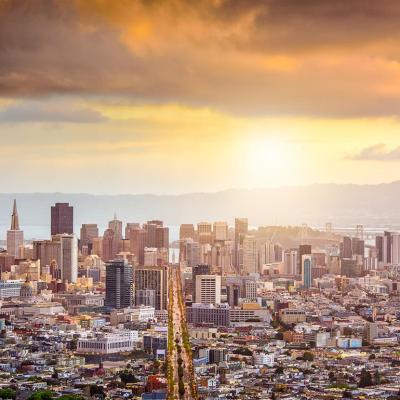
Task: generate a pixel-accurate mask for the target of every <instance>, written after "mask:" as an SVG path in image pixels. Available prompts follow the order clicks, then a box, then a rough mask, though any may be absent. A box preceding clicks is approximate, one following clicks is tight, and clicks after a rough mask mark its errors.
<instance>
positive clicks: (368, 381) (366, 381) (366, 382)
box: [358, 368, 372, 388]
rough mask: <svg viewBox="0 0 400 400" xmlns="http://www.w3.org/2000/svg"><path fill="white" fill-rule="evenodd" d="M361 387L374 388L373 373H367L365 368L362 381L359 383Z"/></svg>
mask: <svg viewBox="0 0 400 400" xmlns="http://www.w3.org/2000/svg"><path fill="white" fill-rule="evenodd" d="M358 386H359V387H362V388H363V387H367V386H372V377H371V372H369V371H367V370H366V369H365V368H364V369H363V370H362V371H361V375H360V381H359V383H358Z"/></svg>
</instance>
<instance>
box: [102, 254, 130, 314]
mask: <svg viewBox="0 0 400 400" xmlns="http://www.w3.org/2000/svg"><path fill="white" fill-rule="evenodd" d="M132 300H133V267H132V266H131V265H130V264H128V262H127V261H126V260H118V261H111V262H109V263H107V265H106V297H105V302H104V304H105V305H106V306H108V307H112V308H126V307H131V306H132Z"/></svg>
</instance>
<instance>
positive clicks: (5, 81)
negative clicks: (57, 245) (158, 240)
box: [0, 0, 400, 194]
mask: <svg viewBox="0 0 400 400" xmlns="http://www.w3.org/2000/svg"><path fill="white" fill-rule="evenodd" d="M399 15H400V5H399V4H397V3H396V2H393V1H380V2H376V1H372V2H368V4H367V5H366V4H365V2H363V1H358V0H353V1H350V2H346V3H343V2H329V3H328V2H313V1H305V2H301V4H299V2H298V1H294V0H285V1H283V2H281V1H272V0H266V1H261V2H243V1H229V0H220V1H211V0H210V1H206V0H205V1H200V2H198V3H197V4H196V6H193V7H191V6H190V5H189V3H187V2H184V1H181V0H171V1H165V2H142V1H133V2H128V1H124V0H121V1H117V2H101V1H95V0H90V1H79V0H76V1H59V2H54V1H44V0H43V1H38V2H35V5H33V3H32V2H30V1H29V0H24V1H18V2H15V1H3V2H2V3H1V6H0V37H2V38H7V39H5V40H4V41H1V43H0V55H1V58H2V64H1V66H0V137H1V139H2V146H1V147H0V155H1V157H0V168H2V169H3V170H4V169H5V168H7V166H9V165H10V163H12V164H13V168H12V170H11V171H10V170H9V171H8V178H9V179H8V190H10V191H15V192H20V191H26V192H48V191H59V192H88V193H103V194H104V193H112V194H116V193H156V194H165V193H168V194H178V193H188V192H215V191H219V190H224V189H229V188H260V187H276V186H295V185H308V184H313V183H329V182H335V183H361V184H366V183H382V182H390V181H394V180H397V179H399V178H400V176H399V174H398V172H397V169H398V166H399V162H400V150H399V149H400V141H399V138H398V132H399V128H400V124H399V120H398V116H399V109H400V107H399V100H400V91H399V90H398V88H399V85H398V84H397V83H398V82H399V79H400V68H399V64H398V55H397V53H398V50H397V40H398V38H399V35H400V32H399V28H398V24H397V20H398V18H399ZM283 27H285V28H283ZM16 32H18V33H16ZM22 49H23V51H21V50H22ZM21 154H23V157H19V156H20V155H21ZM16 158H18V162H14V161H15V159H16ZM55 166H57V168H55ZM37 176H40V177H41V179H37ZM88 177H90V179H88ZM104 182H107V185H106V186H105V185H104Z"/></svg>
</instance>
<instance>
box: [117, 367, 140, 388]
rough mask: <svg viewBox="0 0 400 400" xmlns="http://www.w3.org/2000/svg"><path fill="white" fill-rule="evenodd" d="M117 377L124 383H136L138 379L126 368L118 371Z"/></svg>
mask: <svg viewBox="0 0 400 400" xmlns="http://www.w3.org/2000/svg"><path fill="white" fill-rule="evenodd" d="M119 377H120V378H121V381H122V382H123V383H124V385H126V384H128V383H136V382H137V381H138V380H137V378H136V376H135V375H134V374H133V373H132V372H131V371H129V370H127V369H125V370H123V371H122V372H120V374H119Z"/></svg>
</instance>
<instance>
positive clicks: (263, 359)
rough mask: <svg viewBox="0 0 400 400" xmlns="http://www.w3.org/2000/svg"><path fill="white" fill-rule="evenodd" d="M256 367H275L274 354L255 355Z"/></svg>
mask: <svg viewBox="0 0 400 400" xmlns="http://www.w3.org/2000/svg"><path fill="white" fill-rule="evenodd" d="M253 362H254V365H266V366H267V367H273V366H274V362H275V357H274V355H273V354H267V353H262V352H260V353H253Z"/></svg>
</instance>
